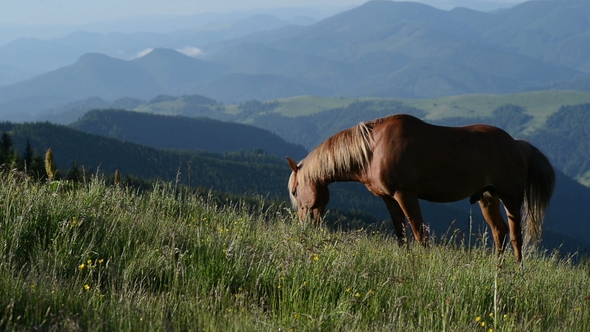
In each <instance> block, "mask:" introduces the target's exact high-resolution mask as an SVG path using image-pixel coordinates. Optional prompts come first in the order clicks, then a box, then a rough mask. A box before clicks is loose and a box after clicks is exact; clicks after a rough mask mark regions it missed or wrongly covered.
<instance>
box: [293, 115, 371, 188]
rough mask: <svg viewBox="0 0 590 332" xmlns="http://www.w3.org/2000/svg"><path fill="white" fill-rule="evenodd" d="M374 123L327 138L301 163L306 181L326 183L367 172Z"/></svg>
mask: <svg viewBox="0 0 590 332" xmlns="http://www.w3.org/2000/svg"><path fill="white" fill-rule="evenodd" d="M374 124H375V121H371V122H361V123H359V124H358V125H356V126H354V127H352V128H349V129H345V130H343V131H341V132H339V133H337V134H335V135H334V136H332V137H330V138H328V139H327V140H325V141H324V142H323V143H321V144H320V145H318V147H316V148H315V149H314V150H313V151H311V152H310V153H309V155H307V157H305V159H303V160H302V161H301V163H300V165H301V169H300V170H299V172H298V176H301V177H302V180H303V181H306V182H308V181H326V180H328V179H332V178H334V177H335V176H336V175H338V174H344V173H347V172H351V171H356V170H361V169H364V168H365V166H366V165H367V164H368V163H369V162H370V160H371V157H372V151H371V145H370V143H371V137H372V131H373V125H374Z"/></svg>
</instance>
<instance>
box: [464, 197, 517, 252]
mask: <svg viewBox="0 0 590 332" xmlns="http://www.w3.org/2000/svg"><path fill="white" fill-rule="evenodd" d="M478 203H479V207H480V208H481V212H482V213H483V217H484V219H485V220H486V222H487V223H488V225H490V228H491V229H492V235H493V237H494V242H495V244H496V253H497V254H498V255H499V254H501V253H502V252H503V251H504V247H505V245H506V242H505V240H506V235H507V234H508V226H506V223H505V222H504V218H503V217H502V214H500V200H499V199H498V197H497V196H491V195H488V194H484V195H481V198H480V200H479V201H478ZM470 236H471V234H470Z"/></svg>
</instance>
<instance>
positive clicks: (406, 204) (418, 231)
mask: <svg viewBox="0 0 590 332" xmlns="http://www.w3.org/2000/svg"><path fill="white" fill-rule="evenodd" d="M393 198H394V199H395V200H396V201H397V202H398V203H399V206H400V207H401V209H402V211H403V213H404V215H405V216H406V218H407V219H408V222H410V226H411V227H412V231H413V232H414V237H415V238H416V241H418V243H420V244H422V245H426V237H425V236H424V230H423V225H424V219H423V218H422V211H421V210H420V203H419V202H418V196H416V194H415V193H411V192H404V191H396V192H395V194H394V195H393Z"/></svg>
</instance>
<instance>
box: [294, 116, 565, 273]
mask: <svg viewBox="0 0 590 332" xmlns="http://www.w3.org/2000/svg"><path fill="white" fill-rule="evenodd" d="M287 160H288V163H289V166H290V168H291V170H292V172H291V176H290V177H289V182H288V189H289V195H290V198H291V201H292V203H293V207H294V208H295V209H297V211H298V215H299V219H300V220H309V219H312V220H313V221H315V222H319V221H320V220H321V217H322V215H323V213H324V210H325V208H326V205H327V204H328V201H329V199H330V192H329V190H328V185H329V184H330V183H332V182H337V181H355V182H360V183H362V184H364V185H365V186H366V188H367V189H368V190H369V191H370V192H371V193H373V194H374V195H376V196H378V197H381V198H382V199H383V201H384V202H385V205H386V206H387V209H388V211H389V214H390V216H391V219H392V221H393V225H394V228H395V233H396V235H397V237H398V239H399V241H400V243H403V241H405V238H406V237H405V227H404V226H405V222H406V219H407V221H408V223H409V224H410V226H411V228H412V231H413V233H414V238H415V239H416V241H417V242H418V243H421V244H422V245H425V242H426V236H425V235H424V230H423V225H424V220H423V218H422V213H421V211H420V205H419V201H418V199H424V200H427V201H431V202H439V203H446V202H454V201H458V200H461V199H465V198H468V197H469V198H470V202H471V203H475V202H477V203H479V206H480V208H481V211H482V213H483V216H484V219H485V221H486V222H487V223H488V225H489V226H490V228H491V230H492V235H493V238H494V242H495V246H496V252H497V253H498V254H500V253H502V252H503V250H504V248H505V245H506V243H505V241H506V236H507V234H508V226H507V225H506V222H505V221H504V218H503V217H502V214H501V210H500V208H501V204H500V203H502V204H503V205H504V209H505V211H506V215H507V217H508V224H509V226H510V229H509V230H510V241H511V243H512V246H513V248H514V255H515V258H516V260H517V261H518V262H521V260H522V245H523V237H522V232H523V230H525V231H526V232H527V235H530V236H531V238H536V239H539V237H540V235H541V232H542V224H543V218H544V215H545V211H546V208H547V206H548V204H549V201H550V199H551V195H552V194H553V189H554V187H555V171H554V169H553V167H552V166H551V163H550V162H549V160H548V159H547V157H546V156H545V155H544V154H543V153H542V152H541V151H540V150H539V149H538V148H536V147H535V146H533V145H532V144H530V143H528V142H526V141H523V140H517V139H514V138H512V137H511V136H510V135H509V134H508V133H507V132H505V131H504V130H502V129H500V128H497V127H494V126H490V125H485V124H476V125H468V126H463V127H445V126H438V125H433V124H429V123H426V122H424V121H422V120H420V119H418V118H416V117H413V116H411V115H406V114H398V115H391V116H387V117H384V118H380V119H375V120H372V121H368V122H361V123H360V124H358V125H357V126H354V127H352V128H348V129H345V130H342V131H340V132H338V133H337V134H335V135H334V136H332V137H330V138H328V139H326V140H325V141H324V142H322V143H321V144H319V145H318V146H317V147H316V148H315V149H314V150H312V151H311V152H310V153H309V154H308V155H307V156H306V157H305V158H304V159H303V160H301V161H300V162H299V163H296V162H295V161H294V160H293V159H291V158H288V157H287ZM521 209H522V212H524V217H525V220H524V221H523V222H522V224H523V225H524V226H525V228H524V229H523V227H522V226H521V221H522V220H521V218H522V214H521Z"/></svg>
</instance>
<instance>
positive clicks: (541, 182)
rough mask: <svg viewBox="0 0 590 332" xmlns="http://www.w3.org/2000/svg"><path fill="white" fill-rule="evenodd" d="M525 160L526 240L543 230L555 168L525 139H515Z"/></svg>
mask: <svg viewBox="0 0 590 332" xmlns="http://www.w3.org/2000/svg"><path fill="white" fill-rule="evenodd" d="M517 142H518V143H519V145H520V146H521V147H522V150H523V152H524V155H525V157H526V160H527V165H528V166H527V179H526V188H525V191H524V217H525V218H524V220H525V222H524V227H525V230H526V238H527V239H528V240H530V239H532V240H535V241H536V240H539V238H540V236H541V234H542V232H543V218H544V217H545V211H546V210H547V206H548V205H549V201H550V200H551V195H552V194H553V189H554V188H555V170H553V166H551V163H550V162H549V159H547V157H546V156H545V155H544V154H543V153H542V152H541V151H539V149H537V148H536V147H534V146H533V145H532V144H530V143H529V142H526V141H521V140H517Z"/></svg>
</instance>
